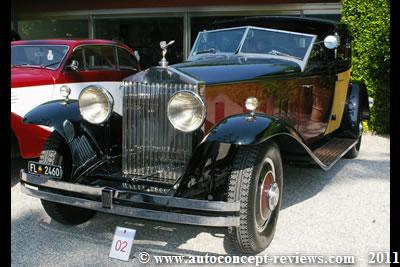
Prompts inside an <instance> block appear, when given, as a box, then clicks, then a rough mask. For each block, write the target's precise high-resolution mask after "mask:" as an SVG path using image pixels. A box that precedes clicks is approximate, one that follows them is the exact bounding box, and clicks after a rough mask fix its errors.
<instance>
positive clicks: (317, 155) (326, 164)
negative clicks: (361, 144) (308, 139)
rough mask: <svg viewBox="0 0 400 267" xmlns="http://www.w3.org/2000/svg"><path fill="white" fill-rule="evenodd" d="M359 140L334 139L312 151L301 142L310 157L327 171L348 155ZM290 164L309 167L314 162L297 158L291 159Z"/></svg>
mask: <svg viewBox="0 0 400 267" xmlns="http://www.w3.org/2000/svg"><path fill="white" fill-rule="evenodd" d="M357 141H358V138H357V139H352V138H337V137H335V138H332V139H330V140H329V141H327V142H326V143H325V144H323V145H321V146H320V147H317V148H315V149H314V150H311V149H310V148H308V146H307V145H305V144H304V143H302V142H299V143H300V144H301V145H302V146H303V148H304V149H305V150H306V151H307V153H308V154H309V156H310V157H311V158H312V159H313V161H314V162H315V163H317V164H318V165H319V167H321V168H322V169H324V170H325V171H327V170H329V169H330V168H332V166H333V165H334V164H335V163H336V162H337V161H338V160H339V159H341V158H342V157H343V156H344V155H346V153H347V152H348V151H349V150H350V149H352V148H353V146H355V145H356V144H357ZM289 162H293V163H295V164H296V165H297V164H300V165H302V164H304V165H309V164H311V163H312V162H310V161H305V158H304V156H303V157H298V158H297V159H296V158H291V159H290V160H289Z"/></svg>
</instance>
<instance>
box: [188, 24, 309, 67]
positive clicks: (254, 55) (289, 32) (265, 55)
mask: <svg viewBox="0 0 400 267" xmlns="http://www.w3.org/2000/svg"><path fill="white" fill-rule="evenodd" d="M242 28H246V30H245V32H244V34H243V37H242V40H241V41H240V43H239V46H238V49H237V51H238V52H237V53H218V54H212V55H228V56H229V55H234V54H236V55H237V56H243V57H250V58H251V57H257V58H260V57H261V58H275V59H283V60H288V61H293V62H295V63H297V64H298V65H299V66H300V68H301V71H302V72H303V71H304V69H305V67H306V66H307V63H308V59H309V57H310V53H311V50H312V48H313V46H314V43H315V40H316V38H317V35H315V34H309V33H301V32H293V31H285V30H278V29H271V28H262V27H255V26H240V27H232V28H224V29H217V30H210V31H201V32H199V33H198V34H197V37H196V41H195V42H194V44H193V47H192V50H191V51H190V54H189V57H188V60H196V59H198V58H202V57H204V56H206V55H207V54H201V55H194V54H193V53H194V47H195V44H196V43H197V41H198V39H199V37H200V35H201V34H202V33H204V32H218V31H229V30H235V29H242ZM250 29H256V30H263V31H270V32H281V33H288V34H294V35H299V36H306V37H311V38H312V39H311V42H310V45H309V46H308V49H307V51H306V53H305V55H304V59H303V60H300V59H296V58H292V57H286V56H279V55H269V54H265V53H244V52H242V48H243V44H244V42H245V40H246V38H247V34H248V33H249V30H250Z"/></svg>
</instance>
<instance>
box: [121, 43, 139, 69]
mask: <svg viewBox="0 0 400 267" xmlns="http://www.w3.org/2000/svg"><path fill="white" fill-rule="evenodd" d="M118 62H119V68H120V69H121V70H137V63H136V60H135V58H134V57H133V55H131V54H130V53H129V52H128V51H126V50H125V49H122V48H118Z"/></svg>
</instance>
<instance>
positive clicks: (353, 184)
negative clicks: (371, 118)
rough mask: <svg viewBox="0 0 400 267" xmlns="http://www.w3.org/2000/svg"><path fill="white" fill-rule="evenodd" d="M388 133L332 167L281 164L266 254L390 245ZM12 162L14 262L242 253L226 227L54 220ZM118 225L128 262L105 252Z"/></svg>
mask: <svg viewBox="0 0 400 267" xmlns="http://www.w3.org/2000/svg"><path fill="white" fill-rule="evenodd" d="M389 163H390V138H388V137H382V136H372V135H365V136H364V137H363V144H362V147H361V152H360V155H359V157H358V158H357V159H353V160H347V159H342V160H340V161H339V162H338V163H337V164H336V165H335V166H334V167H333V168H332V169H331V170H330V171H328V172H324V171H322V170H320V169H315V168H314V169H313V168H299V167H293V166H286V165H285V166H284V195H283V203H282V206H283V207H282V210H281V213H280V218H279V221H278V226H277V231H276V234H275V238H274V240H273V242H272V244H271V245H270V247H269V248H267V249H266V250H265V251H264V252H263V254H267V255H295V254H296V253H299V254H304V255H355V256H356V261H357V265H359V266H365V265H367V260H368V252H369V251H389V243H390V238H389V232H390V221H389V207H390V201H389V199H390V195H389V193H390V188H389V185H390V165H389ZM25 165H26V161H24V160H16V161H14V162H13V165H12V172H13V173H12V174H11V176H12V177H11V180H12V185H11V198H12V199H11V201H12V204H11V209H12V210H11V220H12V222H11V223H12V224H11V227H12V231H11V248H12V254H11V256H12V259H11V261H12V264H13V265H29V266H36V265H41V266H43V265H47V266H59V265H73V266H78V265H79V266H82V265H83V264H85V265H110V264H112V265H121V266H132V262H133V263H137V258H133V257H137V256H138V254H139V252H141V251H147V252H149V253H150V254H156V255H162V254H168V255H205V254H206V253H208V254H209V255H226V254H234V255H239V253H238V252H237V251H235V250H234V248H233V247H232V246H231V244H230V243H229V241H227V240H226V239H225V238H224V235H225V232H224V230H223V229H213V228H201V227H194V226H184V225H177V224H168V223H158V222H151V221H145V220H139V219H130V218H124V217H118V216H112V215H106V214H97V215H96V216H95V217H94V218H93V219H92V220H90V221H89V222H87V223H85V224H82V225H80V226H75V227H69V226H64V225H61V224H59V223H57V222H54V221H52V220H51V219H50V218H49V217H48V216H47V215H46V213H45V212H44V211H43V209H42V207H41V205H40V201H39V200H38V199H35V198H31V197H28V196H25V195H23V194H22V193H21V192H20V188H19V183H18V178H17V175H18V169H19V168H21V167H24V166H25ZM116 226H124V227H130V228H134V229H136V230H137V233H136V238H135V241H134V244H133V248H132V252H131V253H132V254H131V262H130V263H125V262H121V261H118V260H113V259H109V258H108V254H109V251H110V246H111V242H112V238H113V233H114V231H115V227H116Z"/></svg>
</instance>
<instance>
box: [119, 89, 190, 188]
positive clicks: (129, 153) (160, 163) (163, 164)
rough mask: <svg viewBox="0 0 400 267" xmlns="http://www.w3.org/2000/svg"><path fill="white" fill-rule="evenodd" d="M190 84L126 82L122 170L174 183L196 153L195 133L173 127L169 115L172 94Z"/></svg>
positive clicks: (127, 174)
mask: <svg viewBox="0 0 400 267" xmlns="http://www.w3.org/2000/svg"><path fill="white" fill-rule="evenodd" d="M182 90H189V91H195V87H194V86H193V85H189V84H160V83H155V84H153V83H150V84H149V83H138V82H124V99H123V141H122V142H123V144H122V146H123V151H122V172H123V174H124V175H126V176H140V177H141V178H146V179H149V180H153V181H154V180H157V181H160V182H164V183H170V184H173V183H174V182H175V181H176V180H177V179H178V178H179V177H180V176H181V175H182V174H183V172H184V168H185V166H186V164H187V163H188V160H189V159H190V156H191V154H192V134H190V133H183V132H181V131H178V130H176V129H174V128H173V126H172V125H171V123H170V122H169V120H168V117H167V105H168V101H169V99H170V98H171V96H172V95H173V94H174V93H175V92H177V91H182Z"/></svg>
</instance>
